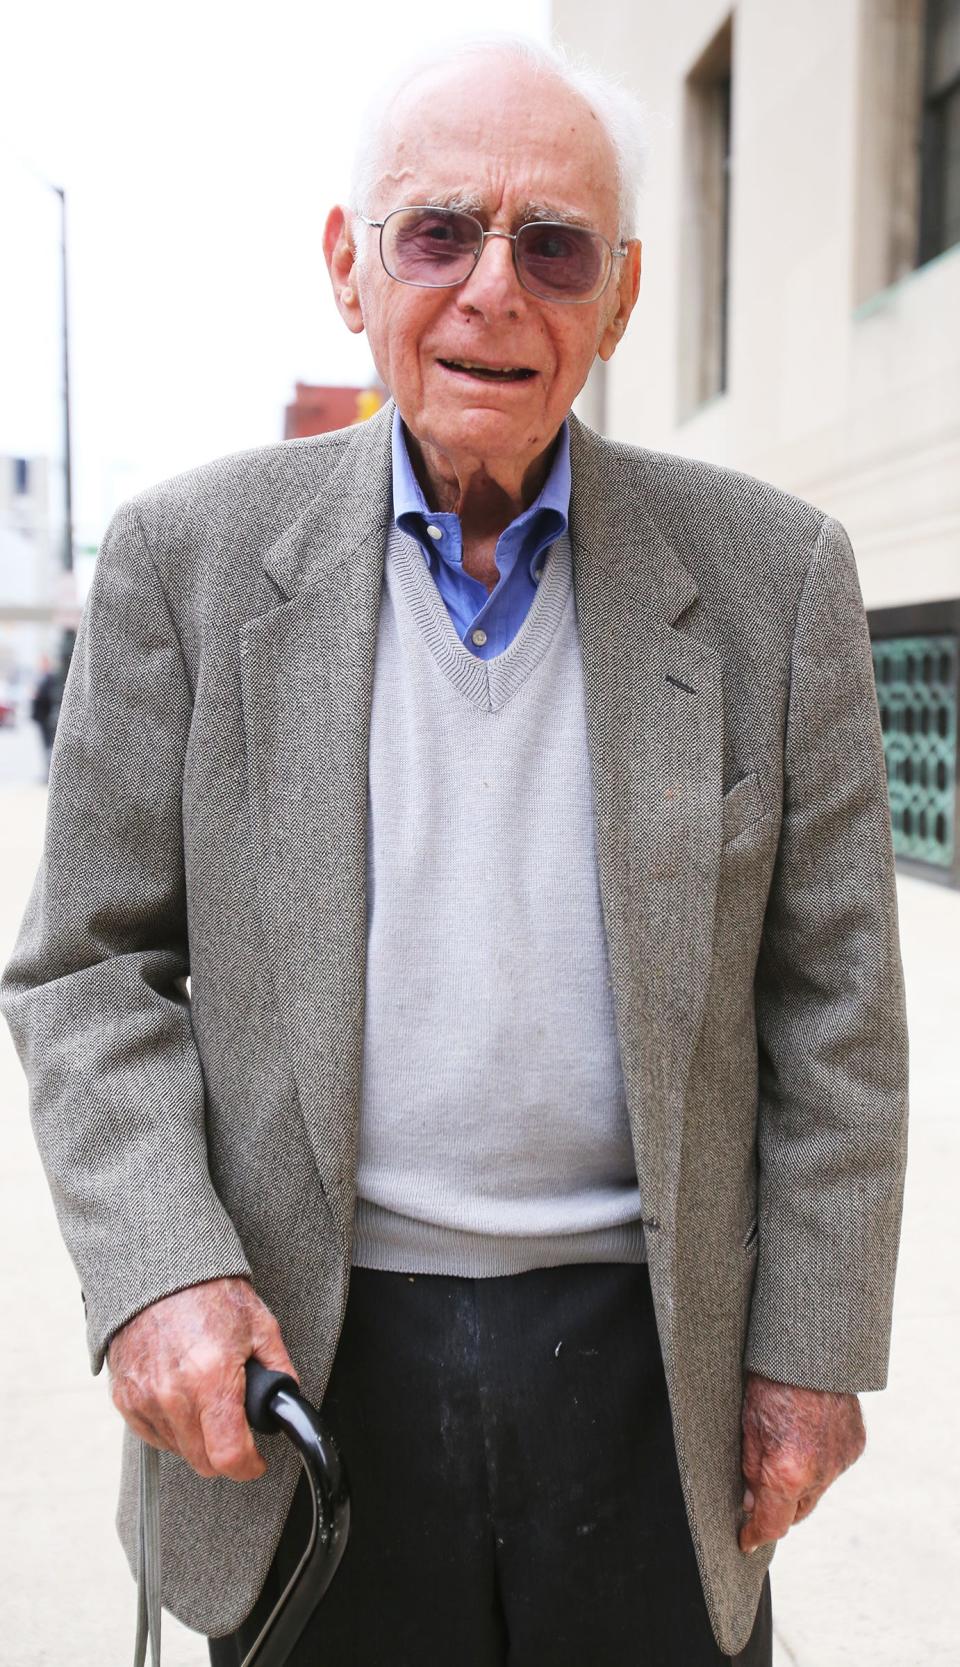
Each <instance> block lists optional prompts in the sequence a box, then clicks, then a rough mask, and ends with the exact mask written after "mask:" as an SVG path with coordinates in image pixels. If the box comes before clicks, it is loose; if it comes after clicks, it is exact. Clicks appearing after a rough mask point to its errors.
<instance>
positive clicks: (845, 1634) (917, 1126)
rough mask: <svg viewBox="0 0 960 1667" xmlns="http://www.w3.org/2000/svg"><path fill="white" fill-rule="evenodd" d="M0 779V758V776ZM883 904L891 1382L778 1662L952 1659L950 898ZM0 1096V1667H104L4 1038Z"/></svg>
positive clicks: (2, 932)
mask: <svg viewBox="0 0 960 1667" xmlns="http://www.w3.org/2000/svg"><path fill="white" fill-rule="evenodd" d="M3 775H4V772H3V770H2V761H0V782H2V780H3ZM44 803H45V794H44V792H43V790H42V789H41V788H40V787H33V788H29V787H16V786H12V785H0V859H2V873H3V884H2V890H0V957H2V959H3V960H4V961H5V960H6V957H7V954H8V951H9V948H10V946H11V944H12V941H13V937H14V934H15V932H16V928H17V924H18V922H19V919H20V915H21V913H22V909H23V906H24V903H25V900H26V895H27V891H28V889H29V885H30V882H31V879H32V875H33V870H34V868H35V865H36V861H37V855H38V852H39V846H40V839H41V835H42V825H43V814H44ZM900 908H901V927H902V935H903V951H904V961H905V965H906V969H907V988H908V999H909V1007H910V1020H911V1038H912V1079H913V1123H912V1136H911V1162H910V1171H909V1177H908V1186H907V1202H906V1211H905V1217H904V1234H903V1248H902V1256H901V1263H900V1276H899V1282H898V1290H897V1316H896V1324H895V1329H894V1342H893V1356H892V1364H891V1374H890V1388H889V1390H888V1392H887V1393H886V1394H884V1395H880V1396H869V1397H866V1400H865V1414H866V1419H867V1428H868V1445H867V1453H866V1456H865V1457H864V1459H863V1460H862V1461H861V1463H860V1464H859V1465H858V1466H856V1468H855V1469H854V1470H852V1471H851V1472H850V1473H849V1475H847V1476H845V1477H843V1478H842V1479H841V1480H840V1481H839V1482H838V1483H837V1485H836V1487H835V1489H834V1490H833V1491H832V1492H831V1493H830V1494H829V1495H828V1496H827V1498H826V1499H825V1500H824V1501H823V1503H822V1504H821V1505H820V1507H819V1508H818V1510H817V1512H816V1513H815V1515H814V1516H813V1517H812V1519H811V1520H810V1521H809V1522H808V1523H806V1524H805V1525H803V1526H802V1527H801V1528H799V1529H798V1530H797V1531H796V1532H795V1533H794V1534H791V1535H790V1537H789V1539H788V1540H787V1542H786V1543H785V1545H784V1546H782V1547H781V1548H780V1550H779V1551H778V1553H777V1556H776V1559H775V1561H774V1565H773V1575H772V1579H773V1602H774V1615H775V1625H776V1632H777V1645H776V1652H775V1657H774V1660H775V1667H940V1664H942V1667H948V1664H952V1663H955V1662H957V1661H958V1659H960V1598H958V1587H960V1582H958V1580H957V1578H956V1571H957V1568H958V1566H960V1564H958V1558H960V1509H958V1499H960V1451H958V1450H960V1441H958V1435H960V1420H958V1415H957V1405H956V1403H957V1387H956V1376H955V1373H956V1366H957V1361H958V1357H960V1333H958V1325H957V1320H958V1312H960V1295H958V1291H957V1281H956V1274H955V1263H956V1243H957V1227H956V1208H955V1193H956V1188H957V1180H958V1177H960V1045H958V1039H957V1032H958V1028H960V953H958V945H960V895H958V894H957V893H955V892H948V891H946V890H944V889H942V888H940V887H937V886H933V885H929V884H926V883H925V882H923V881H919V880H914V879H903V880H902V881H901V883H900ZM0 1101H2V1103H3V1105H4V1108H5V1109H6V1110H7V1111H9V1112H10V1113H11V1115H10V1116H9V1117H8V1118H7V1119H6V1137H5V1141H4V1152H3V1163H2V1165H0V1171H2V1179H0V1265H2V1267H3V1268H4V1270H5V1274H4V1280H3V1287H2V1295H0V1337H2V1339H3V1346H4V1349H5V1354H6V1358H5V1361H4V1365H3V1374H2V1375H3V1386H4V1387H3V1392H2V1393H3V1408H2V1418H3V1432H4V1436H5V1441H4V1453H5V1464H4V1467H3V1477H2V1481H0V1499H2V1503H3V1510H2V1513H0V1568H2V1569H3V1573H4V1595H3V1596H2V1598H0V1667H66V1664H67V1663H68V1662H69V1664H70V1667H122V1664H123V1663H125V1662H127V1661H129V1660H130V1659H131V1657H132V1647H133V1633H134V1617H135V1601H134V1588H133V1584H132V1581H131V1580H130V1577H129V1574H128V1572H127V1567H126V1563H125V1560H124V1558H123V1555H122V1553H121V1551H120V1549H119V1545H118V1542H117V1540H116V1538H115V1534H114V1528H113V1512H114V1501H115V1497H116V1487H117V1477H118V1469H119V1463H118V1460H119V1437H120V1423H119V1416H118V1414H117V1413H116V1412H115V1411H114V1409H113V1406H112V1404H111V1402H110V1398H109V1392H108V1385H107V1380H106V1374H105V1373H104V1374H103V1376H101V1377H100V1378H93V1377H91V1376H90V1373H89V1370H88V1368H87V1365H86V1351H85V1345H84V1336H83V1311H82V1307H81V1303H80V1292H79V1287H78V1282H77V1277H76V1274H75V1272H74V1270H73V1267H72V1264H71V1263H70V1261H69V1258H68V1257H67V1254H66V1251H65V1250H64V1248H63V1246H62V1243H61V1241H60V1237H59V1234H58V1231H57V1227H56V1223H55V1220H54V1215H53V1209H52V1206H51V1204H50V1199H49V1195H48V1192H47V1188H46V1182H45V1179H44V1177H43V1174H42V1171H41V1169H40V1164H39V1160H38V1158H37V1155H36V1152H35V1149H34V1146H33V1142H32V1137H31V1134H30V1129H29V1122H28V1118H27V1115H26V1110H25V1103H26V1096H25V1089H24V1083H23V1078H22V1076H21V1074H20V1069H19V1064H18V1062H17V1060H16V1057H15V1055H14V1052H13V1048H12V1045H11V1043H10V1041H9V1037H8V1036H7V1034H6V1030H5V1027H4V1030H3V1035H2V1036H0ZM163 1660H164V1663H165V1667H204V1664H205V1663H206V1661H207V1652H206V1647H205V1644H204V1642H203V1640H202V1639H200V1638H198V1637H197V1636H196V1635H195V1634H191V1633H189V1632H187V1631H186V1630H185V1629H184V1628H183V1627H181V1626H179V1625H178V1624H177V1623H176V1622H175V1621H173V1620H172V1619H171V1618H170V1617H169V1616H167V1615H164V1625H163ZM383 1667H390V1663H389V1662H387V1661H385V1662H384V1664H383ZM424 1667H456V1664H455V1663H449V1664H448V1663H442V1664H441V1663H424ZM584 1667H592V1664H591V1663H589V1662H585V1663H584ZM624 1667H627V1663H625V1664H624ZM638 1667H640V1664H639V1663H638ZM677 1667H685V1664H684V1663H681V1662H678V1663H677Z"/></svg>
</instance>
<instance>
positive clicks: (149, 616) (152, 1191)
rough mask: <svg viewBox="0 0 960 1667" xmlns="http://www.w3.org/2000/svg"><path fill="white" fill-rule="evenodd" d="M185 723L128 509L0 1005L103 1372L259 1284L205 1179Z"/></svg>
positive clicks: (178, 658)
mask: <svg viewBox="0 0 960 1667" xmlns="http://www.w3.org/2000/svg"><path fill="white" fill-rule="evenodd" d="M191 711H192V697H191V691H190V688H189V681H188V677H187V672H186V666H185V663H184V659H183V654H182V651H181V647H180V642H179V639H178V636H177V633H176V630H175V628H174V624H173V620H172V618H171V615H170V611H169V608H168V605H167V601H166V596H165V593H164V591H163V588H162V586H161V584H160V581H159V577H158V574H157V571H156V568H155V566H154V563H153V560H152V557H151V555H150V552H149V550H148V548H147V545H146V541H145V538H144V535H143V531H142V528H141V525H140V521H139V517H138V515H137V513H136V510H135V508H134V507H133V506H126V507H125V508H123V509H121V510H120V511H118V513H117V515H116V516H115V518H114V520H113V522H112V523H111V526H110V528H109V530H108V532H107V536H106V539H105V541H104V545H103V547H102V549H101V552H100V556H99V559H98V562H97V568H96V573H95V577H94V583H93V586H92V589H91V594H90V597H89V600H88V604H87V608H86V610H85V613H84V618H83V621H82V624H81V627H80V631H79V634H78V638H77V644H76V649H75V651H74V655H73V661H72V664H71V667H70V673H69V676H68V678H67V684H66V690H65V694H64V700H63V706H62V710H61V713H60V721H59V725H58V730H57V738H56V744H55V748H54V754H53V761H52V768H51V775H50V793H49V801H48V811H47V826H46V837H45V841H44V847H43V854H42V858H41V862H40V868H39V872H38V874H37V878H36V881H35V883H34V887H33V891H32V894H31V897H30V901H29V904H28V906H27V911H26V915H25V917H24V920H23V924H22V926H21V929H20V934H19V938H18V940H17V943H16V946H15V949H14V952H13V956H12V959H11V961H10V963H9V965H8V967H7V969H6V972H5V974H4V979H3V983H2V987H0V1006H2V1009H3V1012H4V1015H5V1016H6V1019H7V1021H8V1023H9V1025H10V1029H11V1031H12V1034H13V1038H14V1041H15V1043H16V1046H17V1049H18V1051H19V1054H20V1057H21V1060H22V1062H23V1065H24V1069H25V1071H26V1074H27V1078H28V1081H29V1088H30V1110H31V1116H32V1120H33V1126H34V1131H35V1135H36V1139H37V1144H38V1146H39V1150H40V1155H41V1158H42V1160H43V1164H44V1167H45V1169H46V1174H47V1179H48V1181H49V1185H50V1189H51V1192H52V1194H53V1201H54V1205H55V1208H56V1212H57V1217H58V1220H59V1223H60V1229H61V1232H62V1234H63V1237H64V1239H65V1241H66V1244H67V1248H68V1250H69V1252H70V1254H71V1256H72V1258H73V1261H74V1263H75V1265H76V1268H77V1272H78V1274H79V1276H80V1281H81V1285H82V1287H83V1293H84V1304H85V1308H86V1316H87V1334H88V1343H89V1348H90V1359H91V1366H92V1370H93V1371H94V1372H99V1370H100V1368H101V1366H102V1364H103V1359H104V1354H105V1350H106V1347H107V1344H108V1343H109V1340H110V1338H111V1336H112V1335H113V1333H114V1332H115V1331H117V1330H118V1329H119V1328H120V1327H121V1326H122V1325H124V1324H125V1323H126V1321H127V1320H129V1319H131V1318H132V1317H133V1315H134V1314H136V1313H138V1312H139V1311H140V1310H141V1309H143V1308H145V1307H147V1306H148V1305H149V1304H150V1303H152V1302H155V1301H157V1300H158V1299H159V1298H160V1297H163V1296H166V1295H168V1294H169V1293H171V1292H172V1291H176V1290H180V1289H182V1288H183V1287H185V1286H187V1285H193V1284H197V1283H199V1282H200V1281H201V1280H205V1279H213V1278H216V1277H218V1276H221V1275H249V1272H250V1269H249V1266H248V1264H247V1260H246V1257H245V1255H244V1252H243V1248H242V1246H241V1243H240V1240H239V1238H238V1236H237V1233H236V1230H235V1229H234V1226H233V1224H232V1222H231V1221H230V1218H229V1217H228V1215H227V1213H226V1211H225V1209H224V1207H223V1205H222V1204H221V1202H220V1200H219V1198H218V1196H217V1194H216V1191H215V1190H214V1187H213V1183H212V1181H211V1178H210V1173H209V1168H208V1164H207V1150H206V1140H205V1131H204V1088H203V1076H202V1072H201V1067H200V1059H199V1056H198V1053H197V1047H196V1043H195V1040H194V1035H193V1029H192V1025H191V1018H190V1001H189V997H188V994H187V988H186V980H187V976H188V974H189V970H190V966H189V955H188V946H187V916H186V897H185V885H184V872H183V840H182V831H181V798H182V787H183V769H184V757H185V753H186V747H187V739H188V734H189V729H190V720H191Z"/></svg>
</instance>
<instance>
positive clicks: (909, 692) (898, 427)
mask: <svg viewBox="0 0 960 1667" xmlns="http://www.w3.org/2000/svg"><path fill="white" fill-rule="evenodd" d="M553 28H554V35H555V38H556V39H558V40H559V41H561V42H562V43H563V44H565V45H566V46H567V47H569V48H571V49H572V50H573V52H574V53H575V54H576V55H578V56H581V57H585V58H586V59H587V60H588V61H590V62H592V63H594V64H595V65H596V66H597V67H598V68H600V69H603V70H605V71H607V72H608V73H610V74H612V75H614V76H615V77H616V78H618V79H619V80H621V82H623V83H624V84H626V85H627V86H629V87H630V88H631V89H632V90H633V91H634V92H636V93H637V94H638V96H639V97H640V99H641V100H642V101H643V103H644V104H645V105H646V107H647V110H648V115H649V135H650V159H649V166H648V177H647V184H646V189H645V192H644V195H643V199H642V207H641V224H640V233H641V236H642V239H643V280H642V287H641V295H640V302H639V306H638V310H637V312H636V313H635V315H634V319H633V321H632V323H631V327H630V331H629V332H628V335H627V337H626V338H625V340H624V342H623V344H622V345H621V347H620V348H619V350H618V352H617V354H616V357H615V359H614V360H613V361H612V363H611V364H610V366H609V367H605V368H604V369H603V370H602V371H601V372H599V373H598V374H597V375H596V376H595V377H594V378H592V380H591V383H590V384H589V385H588V388H587V390H585V394H584V396H583V400H582V404H583V411H584V415H585V416H586V418H587V420H588V421H593V422H594V423H595V424H596V425H597V426H599V427H601V428H603V429H604V430H605V431H606V432H607V433H609V434H610V435H611V436H613V437H614V438H617V439H622V440H627V441H630V442H632V443H635V444H638V445H644V446H651V447H654V448H660V449H665V450H669V451H675V452H681V453H684V454H688V455H691V456H697V457H703V458H707V459H710V460H712V461H716V462H719V463H722V464H726V465H729V466H731V467H734V468H738V469H743V470H746V471H747V472H749V473H751V474H755V475H758V476H760V477H762V478H764V479H767V480H771V481H774V482H775V483H776V484H778V485H780V486H783V487H785V488H786V489H788V490H789V491H791V492H795V493H797V494H799V495H800V496H802V497H804V498H807V499H809V500H811V501H812V502H814V503H816V504H818V505H820V506H821V507H822V508H823V509H824V510H827V511H828V512H829V513H830V514H832V515H835V516H837V517H838V518H839V519H840V520H841V521H842V522H843V523H844V524H845V526H846V527H847V529H848V531H849V532H850V535H851V537H852V539H853V543H854V548H855V550H856V552H857V559H858V564H859V572H860V581H861V587H862V590H863V595H864V601H865V603H866V606H867V609H868V614H869V617H870V621H871V630H872V632H873V635H874V642H875V663H876V668H877V685H878V692H879V695H880V702H881V709H882V714H883V718H884V729H885V741H886V744H887V764H888V775H889V779H890V788H891V807H892V810H893V818H894V829H895V838H896V842H897V848H898V855H899V856H901V857H903V858H905V859H906V860H908V861H909V860H914V861H916V862H919V863H921V864H922V865H923V871H924V872H926V873H927V874H928V875H929V876H930V877H931V878H936V877H941V878H944V879H947V878H953V879H954V880H957V879H960V829H958V826H957V808H958V807H957V677H958V655H957V633H958V630H960V602H958V598H960V0H927V3H926V4H924V3H923V0H808V4H806V5H805V6H796V5H794V4H791V3H790V0H740V3H739V4H737V5H736V6H735V7H734V8H731V7H730V5H729V4H724V3H723V0H675V3H674V4H673V5H672V6H671V7H669V8H662V7H658V6H654V5H652V4H650V3H648V0H638V3H637V4H635V5H634V6H631V7H624V6H622V5H621V4H620V0H592V3H591V5H590V7H589V8H585V7H583V5H582V0H554V4H553ZM884 644H887V645H888V646H887V647H884V646H883V645H884Z"/></svg>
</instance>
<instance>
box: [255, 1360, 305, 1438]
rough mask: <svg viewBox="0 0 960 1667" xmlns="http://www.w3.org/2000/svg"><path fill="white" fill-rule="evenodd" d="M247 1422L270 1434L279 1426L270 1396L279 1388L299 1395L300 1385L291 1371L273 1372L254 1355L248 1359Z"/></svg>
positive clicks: (263, 1432)
mask: <svg viewBox="0 0 960 1667" xmlns="http://www.w3.org/2000/svg"><path fill="white" fill-rule="evenodd" d="M246 1373H247V1396H246V1403H245V1404H246V1412H247V1422H248V1423H249V1424H250V1425H251V1426H252V1428H253V1429H255V1430H256V1431H257V1433H258V1434H259V1435H270V1434H271V1432H272V1431H274V1430H275V1429H276V1428H277V1421H276V1419H275V1417H274V1415H273V1413H272V1412H271V1410H270V1405H269V1403H270V1398H271V1396H272V1395H273V1394H274V1393H275V1391H276V1390H278V1389H286V1390H288V1391H289V1392H290V1393H291V1394H293V1395H299V1393H300V1386H299V1384H298V1383H297V1380H296V1378H292V1377H291V1376H290V1373H289V1372H271V1370H270V1368H269V1367H268V1366H263V1365H261V1363H260V1361H259V1360H256V1359H254V1358H253V1357H252V1356H251V1358H250V1359H249V1360H248V1361H247V1365H246Z"/></svg>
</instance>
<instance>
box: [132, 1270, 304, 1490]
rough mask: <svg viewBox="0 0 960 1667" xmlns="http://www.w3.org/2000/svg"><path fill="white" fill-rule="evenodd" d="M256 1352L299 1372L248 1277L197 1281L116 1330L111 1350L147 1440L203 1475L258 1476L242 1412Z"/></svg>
mask: <svg viewBox="0 0 960 1667" xmlns="http://www.w3.org/2000/svg"><path fill="white" fill-rule="evenodd" d="M252 1354H255V1355H256V1357H257V1359H258V1360H260V1361H262V1363H263V1365H264V1366H268V1367H270V1369H271V1370H272V1371H275V1372H289V1374H290V1376H291V1377H293V1378H296V1377H297V1374H296V1372H295V1371H294V1369H293V1366H292V1364H291V1361H290V1357H289V1355H288V1354H287V1351H286V1349H285V1347H284V1343H283V1338H282V1337H281V1335H280V1327H279V1326H278V1324H277V1322H276V1320H275V1319H274V1317H273V1315H272V1314H271V1312H270V1310H269V1308H267V1307H266V1306H265V1304H264V1303H262V1302H261V1301H260V1298H259V1297H258V1296H257V1293H256V1291H255V1290H254V1289H253V1286H252V1285H251V1284H250V1282H249V1280H246V1279H209V1280H207V1281H205V1283H204V1284H202V1285H190V1286H188V1287H187V1289H186V1290H183V1291H176V1292H174V1294H173V1295H172V1296H169V1297H163V1298H161V1300H160V1301H159V1302H155V1303H152V1304H151V1306H150V1307H149V1308H145V1309H143V1311H142V1313H140V1314H137V1315H135V1316H134V1318H133V1319H132V1320H130V1321H128V1323H127V1324H126V1325H125V1326H123V1327H121V1329H120V1330H119V1331H118V1332H116V1333H115V1335H114V1337H113V1338H112V1340H111V1343H110V1347H109V1349H108V1351H107V1365H108V1366H109V1368H110V1377H111V1380H112V1381H111V1389H112V1394H113V1404H114V1406H115V1407H116V1408H117V1410H118V1412H120V1413H121V1414H122V1415H123V1417H124V1418H125V1419H126V1421H127V1423H128V1424H129V1425H130V1428H131V1429H132V1430H133V1431H134V1433H135V1434H136V1435H138V1436H139V1437H140V1439H141V1440H142V1441H146V1442H149V1444H150V1445H151V1447H162V1448H166V1449H167V1450H168V1451H169V1452H171V1453H179V1454H180V1456H181V1458H184V1459H186V1461H187V1463H188V1464H190V1465H192V1466H193V1468H194V1470H195V1471H196V1472H197V1474H198V1476H229V1477H230V1478H231V1479H232V1480H233V1481H235V1482H247V1481H252V1480H253V1478H254V1477H256V1476H262V1475H263V1473H264V1471H265V1470H266V1468H267V1467H266V1464H265V1463H264V1461H263V1459H262V1458H261V1456H260V1454H259V1453H258V1451H257V1448H256V1446H255V1444H254V1440H253V1435H252V1433H251V1430H250V1426H249V1424H248V1423H247V1419H246V1414H245V1412H244V1397H245V1394H246V1378H245V1374H244V1365H245V1363H246V1361H247V1360H249V1358H250V1356H251V1355H252ZM297 1381H299V1379H298V1380H297Z"/></svg>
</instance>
